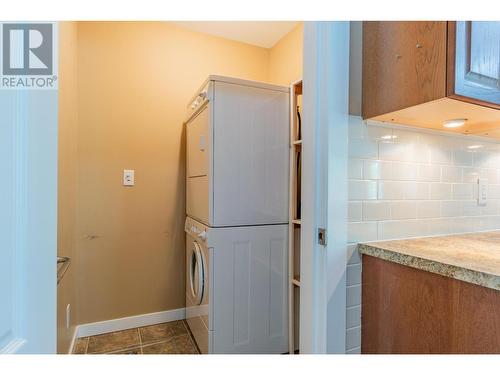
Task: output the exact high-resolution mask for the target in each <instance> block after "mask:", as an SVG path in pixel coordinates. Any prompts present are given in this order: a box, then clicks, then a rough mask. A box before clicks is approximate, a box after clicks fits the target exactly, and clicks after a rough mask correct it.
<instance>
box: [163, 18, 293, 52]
mask: <svg viewBox="0 0 500 375" xmlns="http://www.w3.org/2000/svg"><path fill="white" fill-rule="evenodd" d="M173 23H174V24H176V25H178V26H181V27H184V28H187V29H190V30H193V31H198V32H200V33H205V34H210V35H215V36H219V37H222V38H226V39H231V40H236V41H238V42H243V43H248V44H252V45H254V46H259V47H264V48H271V47H272V46H274V45H275V44H276V42H277V41H279V40H280V39H281V38H283V37H284V36H285V35H286V34H288V33H289V32H290V31H291V30H292V29H293V28H294V27H295V26H296V25H297V24H298V23H299V22H298V21H177V22H173Z"/></svg>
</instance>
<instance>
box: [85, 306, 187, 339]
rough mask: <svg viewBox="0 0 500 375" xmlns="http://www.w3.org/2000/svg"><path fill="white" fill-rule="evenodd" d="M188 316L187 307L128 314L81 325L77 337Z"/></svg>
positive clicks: (170, 320)
mask: <svg viewBox="0 0 500 375" xmlns="http://www.w3.org/2000/svg"><path fill="white" fill-rule="evenodd" d="M185 317H186V309H185V308H181V309H176V310H167V311H159V312H156V313H151V314H143V315H135V316H127V317H125V318H119V319H113V320H104V321H101V322H94V323H87V324H82V325H79V326H78V328H77V330H76V331H77V333H76V337H77V338H78V337H87V336H94V335H100V334H103V333H109V332H115V331H121V330H124V329H130V328H137V327H142V326H147V325H151V324H159V323H166V322H172V321H174V320H181V319H184V318H185Z"/></svg>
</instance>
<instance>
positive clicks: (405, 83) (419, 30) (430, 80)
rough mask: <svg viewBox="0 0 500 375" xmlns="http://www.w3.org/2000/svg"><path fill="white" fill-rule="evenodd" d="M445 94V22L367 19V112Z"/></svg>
mask: <svg viewBox="0 0 500 375" xmlns="http://www.w3.org/2000/svg"><path fill="white" fill-rule="evenodd" d="M445 95H446V22H363V117H365V118H371V117H375V116H378V115H381V114H384V113H388V112H393V111H396V110H398V109H402V108H406V107H411V106H414V105H417V104H421V103H425V102H428V101H431V100H436V99H439V98H442V97H444V96H445Z"/></svg>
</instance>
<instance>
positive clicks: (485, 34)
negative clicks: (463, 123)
mask: <svg viewBox="0 0 500 375" xmlns="http://www.w3.org/2000/svg"><path fill="white" fill-rule="evenodd" d="M448 30H449V37H448V39H449V41H448V49H449V63H450V64H449V68H448V69H449V78H448V80H449V88H448V91H449V92H448V96H450V97H456V98H457V99H461V100H466V101H471V102H472V103H479V104H483V105H490V104H493V107H494V108H495V107H498V106H500V22H486V21H460V22H450V23H449V27H448ZM481 102H482V103H481Z"/></svg>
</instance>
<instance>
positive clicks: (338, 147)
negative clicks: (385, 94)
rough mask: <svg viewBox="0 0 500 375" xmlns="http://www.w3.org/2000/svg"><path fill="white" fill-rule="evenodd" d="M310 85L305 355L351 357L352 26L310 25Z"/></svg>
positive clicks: (306, 107) (306, 108)
mask: <svg viewBox="0 0 500 375" xmlns="http://www.w3.org/2000/svg"><path fill="white" fill-rule="evenodd" d="M303 85H304V86H303V87H304V89H303V92H304V96H303V118H304V126H303V130H302V135H303V144H304V147H303V156H302V157H303V159H302V163H303V168H302V171H303V172H302V173H303V175H302V178H303V181H304V183H303V184H302V189H303V190H302V226H303V228H302V238H301V249H302V250H301V306H300V352H301V353H345V305H346V295H345V294H346V280H345V270H346V239H347V120H348V117H347V116H348V94H349V92H348V88H349V22H306V23H305V26H304V73H303ZM318 228H327V241H328V242H327V246H326V247H325V246H321V245H318V243H317V230H318Z"/></svg>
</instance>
